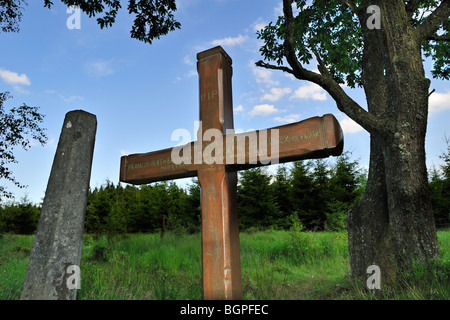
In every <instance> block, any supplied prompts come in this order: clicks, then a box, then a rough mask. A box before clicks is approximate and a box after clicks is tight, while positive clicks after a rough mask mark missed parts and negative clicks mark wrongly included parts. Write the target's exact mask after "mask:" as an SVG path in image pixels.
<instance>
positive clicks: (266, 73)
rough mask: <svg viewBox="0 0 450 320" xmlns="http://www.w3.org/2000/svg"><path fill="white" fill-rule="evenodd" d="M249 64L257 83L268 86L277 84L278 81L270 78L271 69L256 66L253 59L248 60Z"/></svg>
mask: <svg viewBox="0 0 450 320" xmlns="http://www.w3.org/2000/svg"><path fill="white" fill-rule="evenodd" d="M249 66H250V68H251V69H252V72H253V75H254V76H255V78H256V82H257V83H263V84H266V85H269V86H277V85H278V84H279V82H278V81H275V80H273V79H272V75H273V72H272V71H271V70H268V69H264V68H259V67H257V66H256V65H255V62H254V61H250V63H249Z"/></svg>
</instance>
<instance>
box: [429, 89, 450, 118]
mask: <svg viewBox="0 0 450 320" xmlns="http://www.w3.org/2000/svg"><path fill="white" fill-rule="evenodd" d="M447 109H450V90H449V91H447V93H439V92H433V93H432V94H431V96H430V99H429V112H430V114H431V113H437V112H440V111H443V110H447Z"/></svg>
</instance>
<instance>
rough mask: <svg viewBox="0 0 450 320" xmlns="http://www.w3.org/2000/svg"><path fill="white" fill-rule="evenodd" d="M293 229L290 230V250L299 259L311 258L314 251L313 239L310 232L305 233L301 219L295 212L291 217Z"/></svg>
mask: <svg viewBox="0 0 450 320" xmlns="http://www.w3.org/2000/svg"><path fill="white" fill-rule="evenodd" d="M289 220H290V222H291V228H290V229H289V249H290V251H291V253H292V254H294V256H296V257H297V258H299V257H305V256H309V255H310V253H311V251H312V238H311V237H310V234H309V232H306V231H304V229H305V227H304V226H303V224H302V222H301V220H300V218H299V217H298V215H297V213H296V212H294V213H293V214H292V215H290V216H289Z"/></svg>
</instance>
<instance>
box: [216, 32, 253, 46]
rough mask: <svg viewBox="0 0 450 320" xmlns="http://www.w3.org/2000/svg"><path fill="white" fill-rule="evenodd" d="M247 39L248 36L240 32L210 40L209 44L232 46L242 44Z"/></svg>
mask: <svg viewBox="0 0 450 320" xmlns="http://www.w3.org/2000/svg"><path fill="white" fill-rule="evenodd" d="M247 40H248V36H247V35H245V36H243V35H241V34H240V35H238V36H237V37H227V38H223V39H217V40H213V41H211V44H212V45H213V46H228V47H232V46H236V45H240V44H243V43H244V42H246V41H247Z"/></svg>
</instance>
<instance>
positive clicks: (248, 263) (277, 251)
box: [0, 229, 450, 300]
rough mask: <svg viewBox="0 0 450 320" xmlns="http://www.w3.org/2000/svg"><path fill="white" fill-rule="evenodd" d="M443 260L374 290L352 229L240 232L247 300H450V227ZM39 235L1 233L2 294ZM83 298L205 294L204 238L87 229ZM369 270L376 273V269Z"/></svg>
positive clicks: (16, 287) (13, 286) (15, 290)
mask: <svg viewBox="0 0 450 320" xmlns="http://www.w3.org/2000/svg"><path fill="white" fill-rule="evenodd" d="M438 238H439V244H440V250H441V258H440V259H439V260H437V261H435V263H433V264H432V266H431V267H423V266H420V265H418V266H417V267H415V268H414V270H410V272H407V274H404V275H403V277H402V279H401V280H400V281H401V282H402V286H401V288H402V289H401V290H400V289H392V288H390V289H387V288H383V280H382V278H381V290H376V291H371V290H368V289H367V287H366V284H365V282H364V281H360V282H357V281H354V280H352V279H351V278H350V277H349V272H350V267H349V258H348V249H347V234H346V233H345V232H341V233H338V232H300V231H299V230H295V229H291V230H290V231H261V232H244V233H241V235H240V248H241V267H242V289H243V298H244V300H254V299H258V300H287V299H289V300H311V299H321V300H328V299H334V300H353V299H358V300H359V299H364V300H366V299H408V300H409V299H412V300H429V299H433V300H434V299H443V300H449V299H450V279H449V274H450V230H447V231H439V232H438ZM32 242H33V236H19V235H8V234H6V235H3V236H1V238H0V299H2V300H15V299H19V298H20V293H21V290H22V285H23V281H24V278H25V272H26V268H27V263H28V257H29V254H30V251H31V246H32ZM80 268H81V289H80V290H78V294H77V299H79V300H115V299H121V300H136V299H137V300H140V299H146V300H166V299H167V300H186V299H187V300H200V299H201V298H202V293H201V287H202V286H201V236H200V234H199V233H196V234H192V235H181V236H180V235H175V234H171V233H167V234H166V235H165V236H164V238H161V237H160V235H159V234H131V235H124V236H120V237H116V238H113V239H111V238H110V239H108V238H106V237H104V236H102V237H94V236H92V235H85V237H84V241H83V251H82V261H81V266H80ZM368 276H369V275H368Z"/></svg>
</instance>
